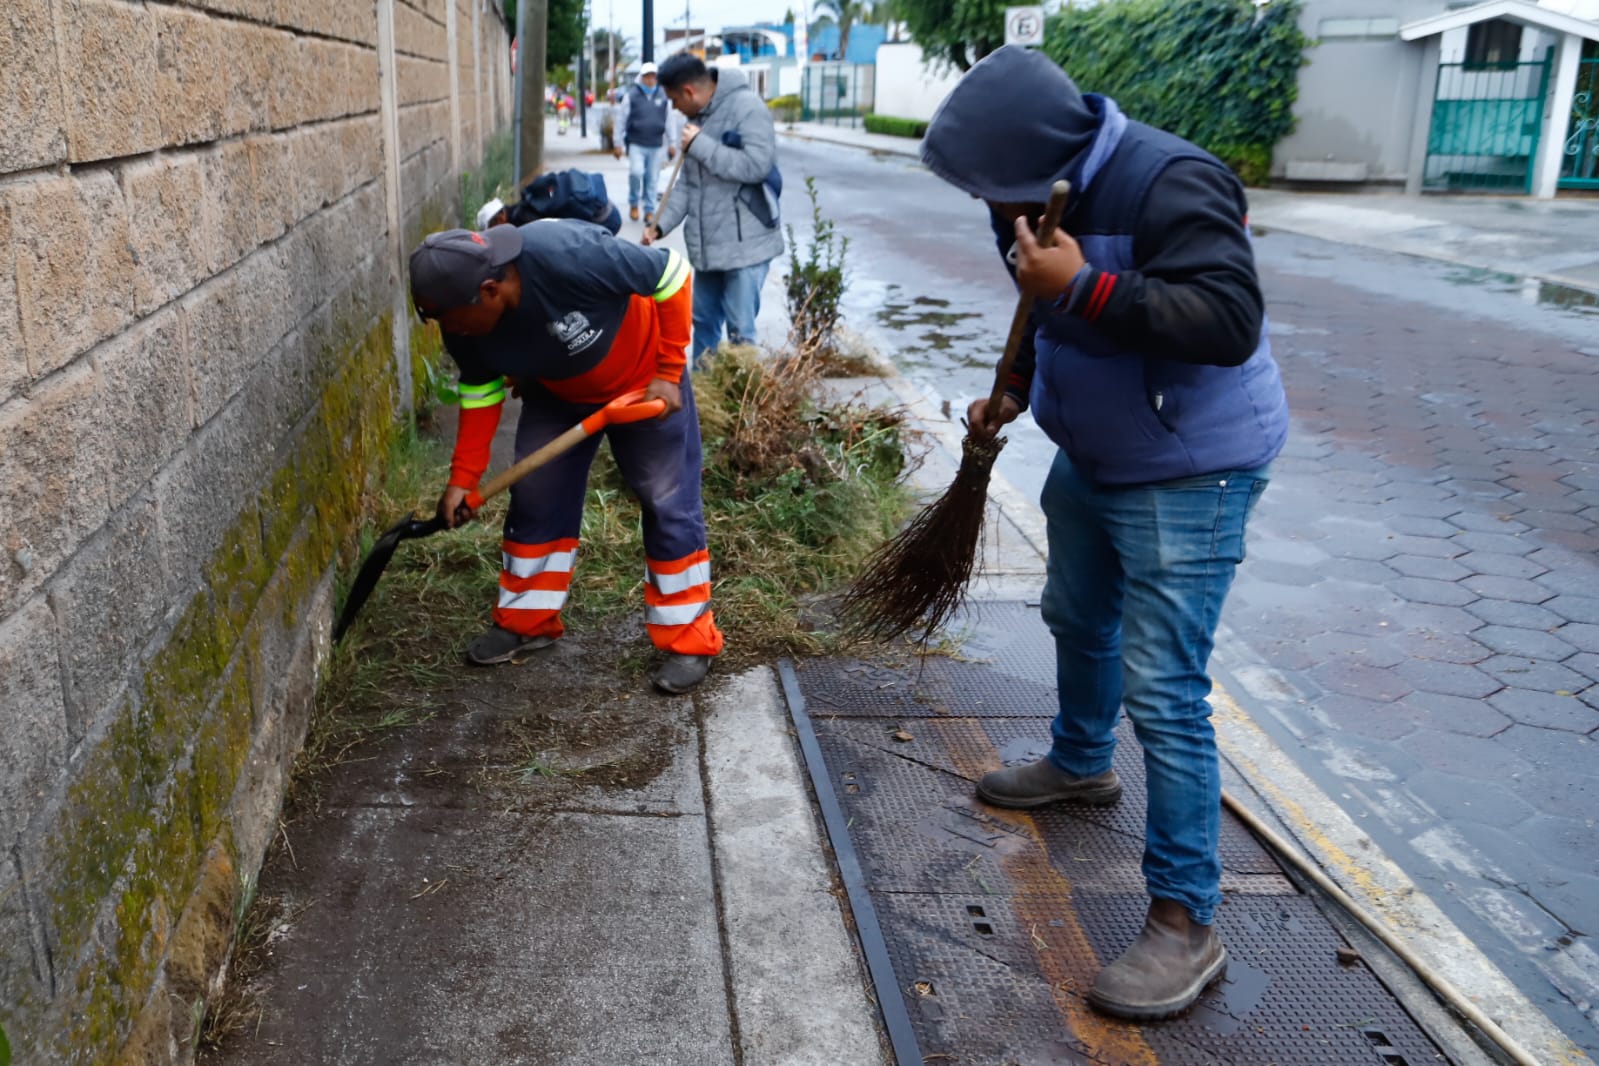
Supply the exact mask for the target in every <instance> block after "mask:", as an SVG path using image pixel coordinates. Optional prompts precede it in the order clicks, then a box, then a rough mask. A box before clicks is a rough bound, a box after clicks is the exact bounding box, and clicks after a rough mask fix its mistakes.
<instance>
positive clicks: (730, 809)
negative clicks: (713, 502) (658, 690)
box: [695, 666, 891, 1066]
mask: <svg viewBox="0 0 1599 1066" xmlns="http://www.w3.org/2000/svg"><path fill="white" fill-rule="evenodd" d="M695 705H696V709H697V710H698V712H699V716H700V745H701V748H700V762H701V767H700V774H701V780H702V781H703V782H704V788H705V815H706V821H707V824H708V832H709V837H710V846H711V861H712V871H713V878H714V883H715V885H716V889H717V909H718V917H719V919H720V925H721V933H722V944H723V952H724V954H725V956H726V958H725V965H726V973H727V985H728V1000H729V1007H730V1013H731V1014H732V1016H733V1018H734V1019H735V1025H734V1027H733V1032H734V1036H735V1040H736V1042H737V1044H738V1046H739V1049H740V1051H741V1057H740V1059H739V1061H741V1062H746V1063H761V1064H762V1066H887V1063H889V1062H890V1061H891V1060H890V1059H888V1058H887V1057H886V1056H885V1054H884V1051H883V1045H882V1038H881V1036H880V1019H879V1017H878V1011H877V1008H876V1006H875V1005H874V1004H873V1003H872V1001H871V998H870V995H871V994H870V992H869V989H870V987H871V985H870V982H868V981H867V979H866V977H865V975H864V973H863V970H862V963H861V959H860V954H859V950H858V948H857V945H856V942H855V939H854V936H853V934H852V933H851V932H850V929H849V926H848V918H847V916H846V914H845V911H844V909H843V908H842V907H841V906H840V900H839V895H838V891H839V890H838V885H837V878H836V876H835V874H834V870H833V861H832V858H831V856H830V854H829V853H828V850H827V847H826V843H825V838H824V836H823V834H822V831H821V829H820V827H819V825H818V818H817V815H816V809H815V803H814V801H813V799H812V797H811V793H810V790H809V786H808V778H807V775H806V771H805V768H804V767H803V765H802V764H801V762H800V758H799V750H798V745H797V742H796V740H795V739H794V735H793V730H792V727H791V726H790V724H789V719H788V711H787V702H786V699H785V697H784V694H783V692H782V688H781V686H780V685H779V683H778V679H777V676H776V673H775V671H774V670H773V668H772V667H768V666H760V667H756V668H754V669H751V670H747V671H745V672H744V673H741V674H737V675H735V676H732V677H729V678H726V679H723V680H722V681H721V683H720V684H718V685H717V686H716V687H715V688H714V689H711V690H709V691H708V692H707V693H705V694H704V695H702V696H700V697H699V698H698V699H696V700H695Z"/></svg>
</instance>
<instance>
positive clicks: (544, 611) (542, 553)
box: [494, 537, 577, 637]
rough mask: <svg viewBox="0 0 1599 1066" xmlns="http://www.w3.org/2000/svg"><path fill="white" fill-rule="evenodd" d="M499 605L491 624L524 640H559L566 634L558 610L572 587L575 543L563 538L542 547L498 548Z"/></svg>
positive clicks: (506, 544) (507, 545)
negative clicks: (551, 638)
mask: <svg viewBox="0 0 1599 1066" xmlns="http://www.w3.org/2000/svg"><path fill="white" fill-rule="evenodd" d="M501 550H502V551H503V553H504V554H503V556H502V569H501V570H500V602H499V604H498V605H496V606H495V608H494V624H495V625H497V626H499V627H500V628H501V629H509V630H510V631H511V632H513V633H520V634H522V635H523V636H525V637H559V636H560V635H561V634H562V633H564V632H566V627H565V626H563V625H562V624H561V608H562V607H565V606H566V594H567V591H568V590H569V589H570V588H571V587H572V568H573V566H575V565H576V563H577V540H576V539H575V538H571V537H567V538H563V539H561V540H552V541H549V542H547V543H544V544H517V543H515V542H514V541H509V540H508V541H505V542H504V544H503V545H502V549H501Z"/></svg>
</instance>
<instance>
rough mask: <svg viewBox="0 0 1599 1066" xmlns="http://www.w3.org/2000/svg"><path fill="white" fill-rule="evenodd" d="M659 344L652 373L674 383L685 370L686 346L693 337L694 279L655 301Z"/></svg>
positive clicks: (679, 379)
mask: <svg viewBox="0 0 1599 1066" xmlns="http://www.w3.org/2000/svg"><path fill="white" fill-rule="evenodd" d="M655 306H656V315H657V318H656V321H657V322H658V323H659V329H660V331H661V346H660V349H659V351H658V353H657V354H656V358H655V376H656V377H658V378H660V379H661V380H662V381H670V382H671V383H672V384H674V385H676V384H678V383H679V382H681V381H682V380H683V371H685V370H687V369H688V346H689V341H690V340H691V339H692V338H693V336H694V279H693V278H690V279H689V280H688V281H686V282H685V283H684V284H683V287H682V288H680V289H678V290H677V291H676V292H674V293H673V294H672V295H671V296H669V297H667V298H666V299H664V300H660V301H658V302H657V303H656V305H655Z"/></svg>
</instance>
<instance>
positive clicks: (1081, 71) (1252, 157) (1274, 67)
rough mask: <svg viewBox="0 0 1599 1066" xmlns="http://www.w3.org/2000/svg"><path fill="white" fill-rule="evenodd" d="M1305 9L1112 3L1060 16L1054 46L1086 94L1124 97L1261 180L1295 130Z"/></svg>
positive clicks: (1283, 1)
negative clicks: (1278, 148) (1275, 153)
mask: <svg viewBox="0 0 1599 1066" xmlns="http://www.w3.org/2000/svg"><path fill="white" fill-rule="evenodd" d="M1299 14H1300V5H1299V0H1273V2H1271V3H1268V4H1266V5H1264V6H1261V7H1258V8H1257V7H1256V5H1255V4H1253V3H1251V2H1250V0H1106V2H1104V3H1100V4H1097V5H1094V6H1091V7H1081V8H1078V7H1073V8H1067V9H1065V10H1063V11H1061V12H1060V13H1059V14H1057V15H1055V16H1054V17H1052V18H1051V19H1050V20H1049V21H1048V23H1047V26H1046V29H1045V36H1044V50H1045V52H1046V53H1047V54H1048V55H1049V57H1050V58H1051V59H1053V60H1055V61H1056V62H1057V63H1059V64H1060V65H1061V66H1062V67H1063V68H1065V70H1066V72H1067V73H1068V74H1070V75H1071V76H1072V79H1073V80H1074V81H1076V82H1077V84H1078V85H1079V86H1080V87H1081V88H1082V89H1083V91H1084V92H1100V93H1104V94H1105V95H1107V96H1111V97H1114V98H1115V100H1116V102H1117V103H1118V104H1119V105H1121V108H1122V110H1123V111H1125V112H1126V113H1127V114H1128V116H1129V117H1131V118H1135V119H1138V120H1139V121H1141V122H1147V123H1149V124H1150V125H1151V126H1158V127H1160V128H1161V129H1164V130H1170V131H1171V132H1172V133H1175V134H1177V135H1178V136H1179V137H1183V138H1186V139H1187V140H1190V141H1193V142H1194V143H1195V144H1197V145H1199V146H1200V147H1202V148H1204V149H1206V150H1207V151H1210V152H1211V153H1213V154H1214V155H1216V156H1217V157H1218V158H1220V159H1221V160H1222V161H1223V162H1225V163H1227V165H1228V166H1230V167H1232V168H1233V169H1234V170H1235V171H1237V172H1238V174H1239V176H1240V177H1242V178H1243V179H1244V180H1245V181H1246V182H1250V183H1251V184H1258V183H1260V182H1263V181H1264V180H1265V179H1266V176H1267V172H1268V170H1269V168H1270V166H1271V152H1272V148H1273V147H1274V146H1275V145H1276V144H1277V142H1278V141H1279V140H1281V139H1282V138H1283V137H1285V136H1287V135H1288V134H1289V133H1290V132H1292V130H1293V126H1294V118H1293V107H1294V100H1295V98H1296V97H1297V96H1298V92H1299V68H1300V66H1301V65H1303V63H1304V52H1305V49H1306V47H1308V46H1309V45H1310V44H1311V43H1312V42H1311V41H1310V39H1309V38H1307V37H1306V36H1305V35H1304V34H1302V33H1300V32H1299Z"/></svg>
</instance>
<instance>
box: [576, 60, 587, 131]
mask: <svg viewBox="0 0 1599 1066" xmlns="http://www.w3.org/2000/svg"><path fill="white" fill-rule="evenodd" d="M588 61H589V50H588V48H587V47H585V48H583V49H581V50H579V52H578V53H577V135H578V136H579V137H582V138H583V139H584V140H587V139H588V135H589V95H588V93H586V92H584V91H583V90H584V89H586V88H588V83H589V75H588V71H587V70H585V69H584V68H585V67H586V66H587V65H588Z"/></svg>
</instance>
